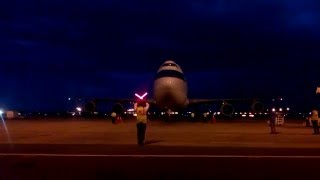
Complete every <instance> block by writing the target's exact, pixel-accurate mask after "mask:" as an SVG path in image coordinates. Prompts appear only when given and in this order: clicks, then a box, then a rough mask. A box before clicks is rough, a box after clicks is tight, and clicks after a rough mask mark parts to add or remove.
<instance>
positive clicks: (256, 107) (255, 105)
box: [251, 101, 264, 113]
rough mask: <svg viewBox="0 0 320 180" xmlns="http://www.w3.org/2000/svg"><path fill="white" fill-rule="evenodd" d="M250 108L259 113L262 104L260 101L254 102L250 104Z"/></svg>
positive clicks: (262, 106) (261, 109) (262, 108)
mask: <svg viewBox="0 0 320 180" xmlns="http://www.w3.org/2000/svg"><path fill="white" fill-rule="evenodd" d="M251 109H252V111H253V112H256V113H260V112H262V111H263V110H264V105H263V104H262V103H261V102H258V101H256V102H254V103H252V105H251Z"/></svg>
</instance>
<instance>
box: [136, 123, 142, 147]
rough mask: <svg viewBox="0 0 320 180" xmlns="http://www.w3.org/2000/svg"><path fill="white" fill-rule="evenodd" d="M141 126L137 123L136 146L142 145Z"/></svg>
mask: <svg viewBox="0 0 320 180" xmlns="http://www.w3.org/2000/svg"><path fill="white" fill-rule="evenodd" d="M141 124H142V123H137V138H138V144H139V145H142V143H143V140H142V128H141Z"/></svg>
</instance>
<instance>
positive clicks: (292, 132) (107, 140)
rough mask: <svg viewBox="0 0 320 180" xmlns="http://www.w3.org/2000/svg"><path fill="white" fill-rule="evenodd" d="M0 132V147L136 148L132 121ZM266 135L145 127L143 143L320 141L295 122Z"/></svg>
mask: <svg viewBox="0 0 320 180" xmlns="http://www.w3.org/2000/svg"><path fill="white" fill-rule="evenodd" d="M5 123H6V127H7V130H6V128H5V126H4V124H2V126H0V144H114V145H115V144H118V145H133V144H136V126H135V121H134V120H133V119H129V120H124V121H123V122H122V123H119V124H112V123H111V121H110V120H109V119H105V120H101V119H99V120H93V119H79V118H74V119H37V120H23V119H22V120H7V121H5ZM277 131H278V132H279V133H278V134H269V132H270V128H269V126H268V124H267V122H265V121H232V122H228V121H218V122H216V123H203V122H194V123H192V122H171V123H170V122H169V123H166V122H161V121H150V122H149V124H148V126H147V132H146V141H147V142H150V143H149V145H150V146H152V145H157V146H205V147H272V148H320V136H317V135H312V133H313V130H312V128H311V127H304V126H303V122H302V121H301V122H300V121H291V122H290V121H289V122H286V123H285V124H284V125H283V126H277Z"/></svg>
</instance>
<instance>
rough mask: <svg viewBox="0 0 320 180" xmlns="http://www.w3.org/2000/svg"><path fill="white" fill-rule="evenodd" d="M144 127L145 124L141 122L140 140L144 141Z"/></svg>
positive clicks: (145, 126) (145, 127)
mask: <svg viewBox="0 0 320 180" xmlns="http://www.w3.org/2000/svg"><path fill="white" fill-rule="evenodd" d="M146 129H147V125H146V124H145V123H141V142H142V143H144V140H145V137H146Z"/></svg>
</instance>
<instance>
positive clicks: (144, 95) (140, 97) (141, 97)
mask: <svg viewBox="0 0 320 180" xmlns="http://www.w3.org/2000/svg"><path fill="white" fill-rule="evenodd" d="M134 95H135V96H137V97H138V98H139V99H141V100H142V99H143V98H144V97H146V95H148V93H147V92H146V93H144V94H143V95H142V96H140V95H139V94H137V93H135V94H134Z"/></svg>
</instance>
